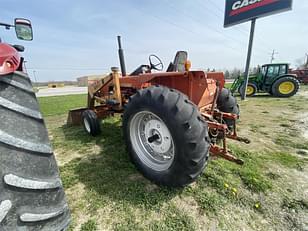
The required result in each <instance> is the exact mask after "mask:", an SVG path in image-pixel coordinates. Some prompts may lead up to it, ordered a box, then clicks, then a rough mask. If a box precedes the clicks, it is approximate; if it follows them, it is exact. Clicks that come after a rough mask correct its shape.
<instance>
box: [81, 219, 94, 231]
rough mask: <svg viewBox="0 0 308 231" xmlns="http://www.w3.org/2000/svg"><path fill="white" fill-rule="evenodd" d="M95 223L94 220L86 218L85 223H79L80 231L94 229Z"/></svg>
mask: <svg viewBox="0 0 308 231" xmlns="http://www.w3.org/2000/svg"><path fill="white" fill-rule="evenodd" d="M96 230H97V225H96V222H95V221H94V220H91V219H90V220H88V221H87V222H86V223H83V224H82V225H81V228H80V231H96Z"/></svg>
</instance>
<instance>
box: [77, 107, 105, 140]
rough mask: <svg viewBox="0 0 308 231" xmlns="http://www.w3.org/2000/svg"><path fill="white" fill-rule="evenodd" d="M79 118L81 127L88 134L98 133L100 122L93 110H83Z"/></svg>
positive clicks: (95, 134) (94, 134)
mask: <svg viewBox="0 0 308 231" xmlns="http://www.w3.org/2000/svg"><path fill="white" fill-rule="evenodd" d="M81 119H82V124H83V128H84V130H85V131H86V132H87V133H88V134H90V135H91V136H97V135H98V134H100V132H101V129H100V122H99V119H98V118H97V115H96V113H95V112H94V111H92V110H85V111H84V112H83V113H82V115H81Z"/></svg>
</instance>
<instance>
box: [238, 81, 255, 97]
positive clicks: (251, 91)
mask: <svg viewBox="0 0 308 231" xmlns="http://www.w3.org/2000/svg"><path fill="white" fill-rule="evenodd" d="M257 91H258V88H257V85H256V84H254V83H248V84H247V90H246V96H248V97H250V96H254V95H255V94H256V93H257ZM239 93H240V94H241V95H242V94H243V93H244V84H242V85H241V87H240V88H239Z"/></svg>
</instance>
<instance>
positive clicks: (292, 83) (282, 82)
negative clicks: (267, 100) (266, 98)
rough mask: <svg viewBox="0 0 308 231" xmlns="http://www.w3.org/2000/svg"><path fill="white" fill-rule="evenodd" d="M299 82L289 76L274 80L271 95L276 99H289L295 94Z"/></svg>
mask: <svg viewBox="0 0 308 231" xmlns="http://www.w3.org/2000/svg"><path fill="white" fill-rule="evenodd" d="M298 89H299V82H298V80H297V79H295V78H294V77H291V76H286V77H283V78H281V79H278V80H276V82H274V84H273V85H272V93H273V95H274V96H276V97H291V96H293V95H295V94H296V93H297V91H298Z"/></svg>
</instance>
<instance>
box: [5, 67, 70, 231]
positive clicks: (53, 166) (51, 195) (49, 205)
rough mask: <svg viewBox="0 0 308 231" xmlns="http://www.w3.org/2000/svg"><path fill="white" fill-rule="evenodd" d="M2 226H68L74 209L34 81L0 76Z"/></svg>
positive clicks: (15, 75)
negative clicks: (34, 89)
mask: <svg viewBox="0 0 308 231" xmlns="http://www.w3.org/2000/svg"><path fill="white" fill-rule="evenodd" d="M0 177H1V180H0V230H4V231H10V230H57V231H60V230H65V229H66V228H67V227H68V225H69V222H70V213H69V209H68V205H67V202H66V199H65V194H64V190H63V187H62V183H61V179H60V175H59V171H58V167H57V163H56V160H55V157H54V155H53V151H52V147H51V145H50V142H49V139H48V133H47V130H46V127H45V124H44V120H43V118H42V115H41V113H40V109H39V105H38V102H37V99H36V96H35V94H34V92H33V89H32V85H31V81H30V79H29V78H28V76H27V75H25V74H24V73H22V72H14V73H12V74H8V75H1V76H0Z"/></svg>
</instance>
